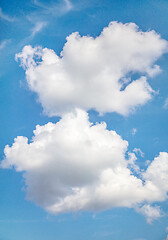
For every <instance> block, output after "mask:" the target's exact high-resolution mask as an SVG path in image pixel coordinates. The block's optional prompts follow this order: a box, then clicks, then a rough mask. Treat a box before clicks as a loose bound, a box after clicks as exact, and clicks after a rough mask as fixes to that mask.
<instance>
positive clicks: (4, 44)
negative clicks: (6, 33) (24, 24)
mask: <svg viewBox="0 0 168 240" xmlns="http://www.w3.org/2000/svg"><path fill="white" fill-rule="evenodd" d="M9 41H10V40H9V39H7V40H3V41H2V42H1V43H0V50H2V49H3V48H5V46H6V44H7V43H8V42H9Z"/></svg>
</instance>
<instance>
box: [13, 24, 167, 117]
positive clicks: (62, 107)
mask: <svg viewBox="0 0 168 240" xmlns="http://www.w3.org/2000/svg"><path fill="white" fill-rule="evenodd" d="M167 47H168V44H167V42H166V41H165V40H163V39H161V37H160V35H158V34H157V33H156V32H154V31H148V32H142V31H140V30H138V27H137V26H136V25H135V24H134V23H129V24H122V23H117V22H111V23H110V24H109V26H108V27H106V28H104V29H103V32H102V33H101V34H100V36H98V37H97V38H93V37H90V36H83V37H81V36H80V35H79V33H72V34H71V35H70V36H68V37H67V42H66V44H65V45H64V48H63V50H62V52H61V55H60V57H59V56H58V55H56V53H55V52H54V51H53V50H51V49H47V48H44V49H42V48H41V47H35V48H32V47H31V46H25V47H24V48H23V51H22V52H21V53H19V54H17V55H16V59H20V60H21V65H22V66H23V67H24V68H25V69H26V78H27V82H28V85H29V87H30V89H31V90H32V91H34V92H36V93H37V94H38V98H39V101H40V102H41V103H42V105H43V108H44V110H45V112H46V113H47V114H49V115H50V116H54V115H62V114H64V113H66V112H69V111H72V110H74V108H75V107H78V108H81V109H84V110H86V111H87V110H89V109H95V110H96V111H98V112H99V113H106V112H117V113H119V114H122V115H127V114H129V113H130V112H132V111H134V109H135V107H137V106H139V105H143V104H145V103H146V102H147V101H149V99H151V98H152V95H153V93H154V91H153V90H152V88H151V87H150V85H149V83H148V82H147V76H148V75H152V71H153V73H156V69H158V67H156V65H154V62H155V61H156V60H157V59H158V58H159V57H160V56H161V55H162V54H163V53H164V52H165V51H167ZM37 56H39V57H40V58H42V61H40V60H39V61H38V60H37ZM133 73H138V74H141V76H140V77H139V78H138V79H136V80H133V81H132V80H131V78H130V75H131V74H133ZM145 75H146V76H145Z"/></svg>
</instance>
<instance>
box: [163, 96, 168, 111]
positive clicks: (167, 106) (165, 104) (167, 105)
mask: <svg viewBox="0 0 168 240" xmlns="http://www.w3.org/2000/svg"><path fill="white" fill-rule="evenodd" d="M163 108H164V109H168V98H166V100H165V102H164V105H163Z"/></svg>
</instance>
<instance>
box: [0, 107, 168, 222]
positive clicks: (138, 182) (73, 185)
mask: <svg viewBox="0 0 168 240" xmlns="http://www.w3.org/2000/svg"><path fill="white" fill-rule="evenodd" d="M127 147H128V142H127V141H124V140H123V139H122V138H121V137H120V136H119V135H118V134H117V133H116V132H115V131H109V130H107V129H106V124H105V123H101V124H96V125H93V124H92V123H91V122H89V120H88V114H87V113H86V112H84V111H82V110H76V112H75V113H69V114H66V115H64V117H63V118H62V119H61V120H60V121H59V122H57V123H56V124H54V123H48V124H46V125H44V126H39V125H38V126H37V127H36V130H35V131H34V136H33V138H32V140H31V141H30V143H29V142H28V139H27V138H26V137H22V136H18V137H17V138H15V141H14V144H13V145H12V146H11V147H9V146H6V147H5V150H4V153H5V158H4V160H3V161H2V163H1V167H3V168H10V167H14V168H15V170H16V171H21V172H23V173H24V174H23V176H24V178H25V182H26V185H27V197H28V199H30V200H32V201H35V202H36V203H37V204H38V205H40V206H42V207H44V208H45V209H46V210H47V211H49V212H51V213H53V214H57V213H62V212H73V211H83V210H89V211H101V210H104V209H109V208H112V207H122V206H124V207H136V208H137V206H139V204H141V205H142V204H144V203H150V204H151V203H152V202H155V201H163V200H165V199H166V198H167V196H166V194H167V192H168V185H167V182H168V174H167V173H168V153H160V155H159V156H158V157H157V158H155V159H154V161H153V162H152V163H151V165H149V167H148V169H147V170H146V172H145V173H143V174H140V176H141V177H137V176H136V175H134V174H133V173H132V172H131V170H130V169H129V165H130V163H131V162H132V163H133V164H134V165H135V160H136V157H135V156H133V155H130V159H127V158H126V156H125V155H126V152H127ZM146 206H148V205H144V207H142V208H141V212H144V213H145V214H146V216H147V217H148V218H150V219H151V220H152V219H153V218H156V216H158V215H157V214H158V212H156V211H155V210H154V208H153V207H146ZM151 212H152V213H151Z"/></svg>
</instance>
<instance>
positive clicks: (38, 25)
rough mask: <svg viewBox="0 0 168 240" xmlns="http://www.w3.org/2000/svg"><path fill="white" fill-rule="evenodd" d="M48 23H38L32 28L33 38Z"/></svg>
mask: <svg viewBox="0 0 168 240" xmlns="http://www.w3.org/2000/svg"><path fill="white" fill-rule="evenodd" d="M46 25H47V22H37V23H36V24H35V26H34V27H33V28H32V33H31V36H30V37H31V38H33V37H34V36H35V35H36V34H37V33H38V32H40V31H41V30H42V29H43V28H44V27H45V26H46Z"/></svg>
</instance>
